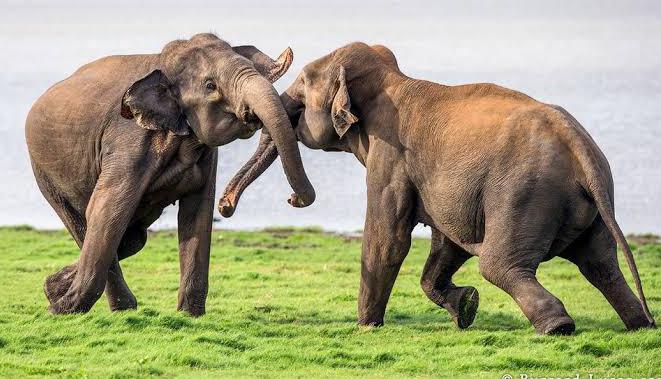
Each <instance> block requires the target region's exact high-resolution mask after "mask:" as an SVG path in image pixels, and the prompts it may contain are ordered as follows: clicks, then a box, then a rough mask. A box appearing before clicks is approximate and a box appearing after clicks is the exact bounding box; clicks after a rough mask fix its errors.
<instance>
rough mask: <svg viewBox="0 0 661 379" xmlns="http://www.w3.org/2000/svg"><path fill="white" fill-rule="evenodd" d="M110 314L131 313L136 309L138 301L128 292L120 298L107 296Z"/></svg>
mask: <svg viewBox="0 0 661 379" xmlns="http://www.w3.org/2000/svg"><path fill="white" fill-rule="evenodd" d="M108 305H109V306H110V311H111V312H121V311H131V310H136V309H138V300H137V299H136V298H135V296H133V294H132V293H131V292H130V291H129V292H127V293H125V294H123V295H122V296H114V297H111V296H108Z"/></svg>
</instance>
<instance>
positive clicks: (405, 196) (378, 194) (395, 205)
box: [358, 168, 414, 326]
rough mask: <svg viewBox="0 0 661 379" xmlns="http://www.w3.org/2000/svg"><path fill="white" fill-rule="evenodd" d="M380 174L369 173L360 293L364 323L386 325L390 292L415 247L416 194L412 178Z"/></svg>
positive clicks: (360, 307)
mask: <svg viewBox="0 0 661 379" xmlns="http://www.w3.org/2000/svg"><path fill="white" fill-rule="evenodd" d="M368 170H369V169H368ZM368 172H369V171H368ZM396 173H397V169H396V168H395V169H393V170H392V171H391V172H390V174H391V175H396ZM373 174H376V175H373ZM380 174H381V173H380V172H378V171H377V172H376V173H372V175H370V174H368V186H367V216H366V219H365V230H364V235H363V251H362V256H361V277H360V292H359V295H358V323H359V324H360V325H372V326H381V325H383V318H384V315H385V310H386V305H387V304H388V299H389V298H390V292H391V291H392V287H393V285H394V283H395V279H396V278H397V274H398V273H399V269H400V267H401V265H402V263H403V262H404V258H406V255H407V254H408V251H409V248H410V247H411V232H412V230H413V225H414V223H413V217H412V210H413V209H414V207H413V204H412V198H413V196H412V193H411V191H410V189H409V187H408V185H406V184H404V183H408V181H407V180H406V178H405V177H401V176H400V177H398V178H389V177H388V176H385V175H384V176H381V175H380ZM384 182H385V185H384Z"/></svg>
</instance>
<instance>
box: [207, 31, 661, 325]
mask: <svg viewBox="0 0 661 379" xmlns="http://www.w3.org/2000/svg"><path fill="white" fill-rule="evenodd" d="M281 98H282V100H283V104H284V105H285V108H286V109H287V113H288V114H289V116H290V118H291V119H292V123H293V124H294V127H295V129H296V135H297V137H298V139H299V140H300V141H301V142H303V144H305V145H306V146H307V147H310V148H312V149H323V150H326V151H344V152H349V153H352V154H354V155H355V156H356V158H357V159H358V160H359V161H360V162H361V163H362V164H363V165H364V166H365V167H366V169H367V215H366V220H365V229H364V239H363V252H362V272H361V283H360V293H359V307H358V313H359V319H358V321H359V323H360V324H367V325H381V324H382V323H383V317H384V313H385V308H386V304H387V302H388V298H389V296H390V292H391V289H392V286H393V284H394V282H395V278H396V277H397V273H398V271H399V268H400V266H401V264H402V262H403V260H404V258H405V257H406V255H407V253H408V250H409V247H410V243H411V230H412V229H413V227H414V226H415V225H416V224H417V223H420V222H422V223H425V224H427V225H430V226H431V228H432V247H431V254H430V256H429V258H428V260H427V263H426V264H425V267H424V270H423V274H422V279H421V285H422V288H423V290H424V292H425V293H426V294H427V296H428V297H429V298H430V299H431V300H432V301H433V302H434V303H436V304H437V305H439V306H441V307H443V308H445V309H447V310H448V311H449V313H450V314H451V315H452V317H453V318H454V320H455V322H456V324H457V325H458V326H459V327H461V328H465V327H468V326H469V325H470V324H471V323H472V322H473V319H474V317H475V313H476V311H477V305H478V293H477V291H476V290H475V288H473V287H457V286H455V285H454V284H453V283H452V276H453V274H454V273H455V272H456V271H457V270H458V269H459V268H460V267H461V265H462V264H463V263H464V262H465V261H466V260H468V259H469V258H471V257H472V256H478V257H479V267H480V272H481V273H482V275H483V276H484V277H485V278H486V279H487V280H488V281H490V282H491V283H493V284H495V285H496V286H498V287H500V288H501V289H503V290H504V291H506V292H507V293H508V294H509V295H511V296H512V298H513V299H514V300H515V301H516V302H517V304H518V305H519V306H520V308H521V310H522V311H523V313H524V314H525V315H526V317H527V318H528V319H529V320H530V322H531V323H532V324H533V326H534V327H535V329H536V330H537V332H538V333H541V334H568V333H572V332H573V331H574V328H575V326H574V321H573V320H572V319H571V318H570V317H569V315H568V314H567V311H566V310H565V307H564V306H563V304H562V302H560V300H558V299H557V298H556V297H555V296H553V295H552V294H551V293H550V292H548V291H547V290H546V289H545V288H544V287H542V285H541V284H540V283H539V282H538V281H537V278H536V275H535V274H536V270H537V267H538V266H539V264H540V263H541V262H542V261H545V260H548V259H551V258H552V257H554V256H560V257H563V258H566V259H568V260H570V261H572V262H574V263H575V264H576V265H577V266H578V267H579V269H580V271H581V273H582V274H583V275H584V276H585V277H586V278H587V279H588V280H589V281H590V283H592V284H593V285H594V286H595V287H597V288H598V289H599V290H600V291H601V292H602V293H603V294H604V296H605V297H606V298H607V299H608V301H609V302H610V303H611V305H612V306H613V307H614V308H615V310H616V311H617V313H618V315H619V316H620V318H621V319H622V321H623V322H624V324H625V325H626V327H627V328H628V329H637V328H642V327H654V319H653V317H652V315H651V314H650V312H649V309H648V307H647V304H646V301H645V297H644V294H643V290H642V286H641V284H640V278H639V275H638V272H637V269H636V266H635V262H634V260H633V256H632V254H631V250H630V248H629V246H628V245H627V242H626V240H625V238H624V236H623V234H622V231H621V230H620V228H619V226H618V225H617V223H616V221H615V218H614V211H613V207H614V204H613V180H612V176H611V172H610V168H609V165H608V162H607V160H606V158H605V157H604V155H603V154H602V152H601V151H600V150H599V148H598V147H597V145H596V144H595V143H594V141H593V140H592V138H591V137H590V136H589V135H588V133H587V132H586V130H585V129H584V128H583V127H582V126H581V125H580V124H579V123H578V121H576V119H574V118H573V117H572V116H571V115H570V114H569V113H568V112H566V111H565V110H564V109H562V108H560V107H558V106H553V105H548V104H543V103H540V102H538V101H536V100H534V99H532V98H530V97H528V96H526V95H524V94H522V93H519V92H516V91H512V90H509V89H506V88H503V87H499V86H496V85H493V84H471V85H460V86H444V85H440V84H436V83H431V82H428V81H423V80H415V79H412V78H409V77H407V76H405V75H404V74H403V73H402V72H401V71H400V69H399V67H398V65H397V61H396V59H395V56H394V55H393V53H392V52H391V51H390V50H389V49H387V48H385V47H383V46H371V47H370V46H368V45H365V44H363V43H354V44H350V45H348V46H345V47H343V48H340V49H338V50H336V51H334V52H333V53H331V54H329V55H327V56H325V57H322V58H320V59H318V60H316V61H313V62H312V63H310V64H308V65H306V66H305V68H304V69H303V71H302V72H301V73H300V75H299V76H298V77H297V79H296V80H295V81H294V83H293V84H292V85H291V86H290V87H289V88H288V89H287V90H286V91H285V93H283V94H282V95H281ZM277 153H278V152H277V149H276V148H275V146H274V145H273V143H272V142H271V141H270V136H269V135H268V134H263V135H262V139H261V141H260V144H259V148H258V150H257V151H256V152H255V154H254V155H253V157H252V158H251V159H250V161H248V162H247V163H246V165H245V166H244V167H243V168H242V169H241V170H240V171H239V172H238V173H237V175H236V176H235V177H234V178H233V179H232V181H231V182H230V184H229V185H228V187H227V188H226V190H225V194H224V196H223V198H222V199H221V200H220V204H219V207H220V211H221V213H222V214H223V215H224V216H230V215H231V214H232V213H233V212H234V210H235V208H236V206H237V204H238V200H239V197H240V195H241V193H242V191H243V190H244V189H245V188H246V187H247V186H248V185H249V184H250V183H251V182H252V181H253V180H254V179H255V178H256V177H257V176H258V175H260V174H261V173H262V172H263V171H264V170H265V169H266V168H267V167H268V166H269V165H270V164H271V162H273V160H274V159H275V157H276V156H277ZM292 201H293V202H294V203H295V202H296V199H292ZM616 243H617V244H619V245H620V247H621V248H622V249H623V251H624V254H625V258H626V260H627V263H628V264H629V267H630V268H631V270H632V272H633V277H634V281H635V283H636V287H637V290H638V293H639V296H640V300H639V299H637V298H636V296H635V295H634V294H633V292H632V291H631V289H630V288H629V286H628V285H627V284H626V282H625V280H624V277H623V276H622V272H621V271H620V268H619V266H618V264H617V256H616Z"/></svg>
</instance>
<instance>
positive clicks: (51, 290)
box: [44, 264, 77, 306]
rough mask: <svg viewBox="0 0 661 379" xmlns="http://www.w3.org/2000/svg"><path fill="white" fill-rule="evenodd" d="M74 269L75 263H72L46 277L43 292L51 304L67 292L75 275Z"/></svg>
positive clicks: (75, 268) (75, 267)
mask: <svg viewBox="0 0 661 379" xmlns="http://www.w3.org/2000/svg"><path fill="white" fill-rule="evenodd" d="M76 270H77V265H76V264H72V265H69V266H66V267H64V268H62V269H61V270H60V271H58V272H56V273H55V274H53V275H50V276H48V277H47V278H46V281H45V282H44V293H45V294H46V298H47V299H48V302H49V303H50V305H51V306H52V305H53V304H55V303H57V302H58V301H59V300H60V299H61V298H62V297H63V296H64V295H65V294H66V293H67V291H68V290H69V287H71V283H72V282H73V279H74V277H75V276H76Z"/></svg>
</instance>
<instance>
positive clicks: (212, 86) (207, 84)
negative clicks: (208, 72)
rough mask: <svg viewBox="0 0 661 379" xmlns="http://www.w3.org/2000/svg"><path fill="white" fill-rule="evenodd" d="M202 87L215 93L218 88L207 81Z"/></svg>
mask: <svg viewBox="0 0 661 379" xmlns="http://www.w3.org/2000/svg"><path fill="white" fill-rule="evenodd" d="M204 86H205V87H206V88H207V90H209V91H215V90H216V89H217V88H218V87H216V83H214V82H212V81H211V80H208V81H207V82H206V83H205V84H204Z"/></svg>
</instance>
